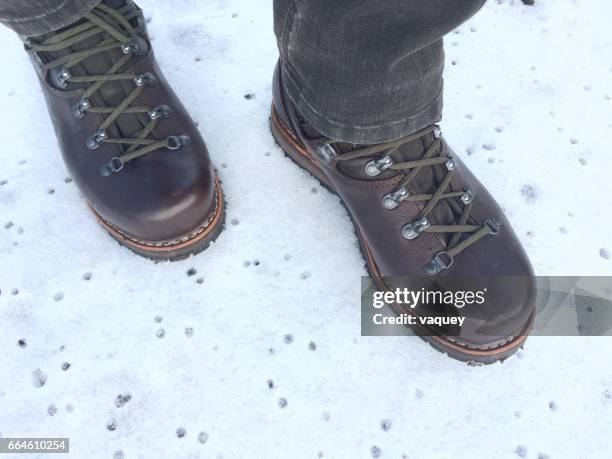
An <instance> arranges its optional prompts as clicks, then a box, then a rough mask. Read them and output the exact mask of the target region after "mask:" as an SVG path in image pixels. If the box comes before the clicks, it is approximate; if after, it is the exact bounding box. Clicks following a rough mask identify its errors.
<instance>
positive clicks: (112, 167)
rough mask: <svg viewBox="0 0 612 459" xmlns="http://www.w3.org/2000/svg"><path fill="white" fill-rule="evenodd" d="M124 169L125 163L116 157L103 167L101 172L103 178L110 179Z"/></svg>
mask: <svg viewBox="0 0 612 459" xmlns="http://www.w3.org/2000/svg"><path fill="white" fill-rule="evenodd" d="M124 167H125V163H124V162H123V161H122V160H121V158H120V157H118V156H115V157H114V158H112V159H111V160H110V161H109V162H108V163H107V164H105V165H104V166H102V169H101V170H100V175H102V176H103V177H108V176H110V175H113V174H116V173H117V172H119V171H121V170H122V169H123V168H124Z"/></svg>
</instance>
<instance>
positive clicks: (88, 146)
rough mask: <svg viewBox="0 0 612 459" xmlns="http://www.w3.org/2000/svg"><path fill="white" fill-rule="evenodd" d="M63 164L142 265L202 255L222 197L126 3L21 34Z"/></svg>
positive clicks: (216, 227) (217, 227)
mask: <svg viewBox="0 0 612 459" xmlns="http://www.w3.org/2000/svg"><path fill="white" fill-rule="evenodd" d="M25 47H26V50H27V51H28V53H29V54H30V56H31V57H32V60H33V62H34V66H35V68H36V70H37V73H38V75H39V79H40V83H41V86H42V89H43V92H44V94H45V97H46V99H47V105H48V109H49V112H50V115H51V119H52V120H53V124H54V126H55V130H56V134H57V138H58V142H59V145H60V147H61V150H62V155H63V158H64V162H65V164H66V166H67V168H68V170H69V172H70V174H71V176H72V178H73V179H74V181H75V183H76V184H77V186H78V187H79V189H80V190H81V192H82V193H83V194H84V195H85V198H86V199H87V201H88V202H89V205H90V207H91V208H92V210H93V212H94V214H95V215H96V217H97V218H98V220H99V222H100V223H101V224H102V226H103V227H104V229H106V230H107V231H108V232H109V233H110V235H111V236H112V237H114V238H115V239H116V240H117V241H119V243H120V244H122V245H125V246H126V247H128V248H130V249H131V250H133V251H134V252H136V253H138V254H140V255H143V256H145V257H148V258H152V259H162V260H173V259H180V258H184V257H186V256H189V255H190V254H194V253H197V252H199V251H201V250H203V249H205V248H206V247H207V246H208V245H209V244H210V242H211V241H213V240H214V239H215V238H216V237H217V236H218V235H219V233H220V232H221V230H222V229H223V224H224V215H225V213H224V199H223V193H222V190H221V186H220V183H219V180H218V178H217V176H216V174H215V172H214V170H213V168H212V166H211V163H210V159H209V156H208V152H207V149H206V145H205V144H204V141H203V140H202V138H201V136H200V134H199V133H198V130H197V128H196V126H195V123H194V122H193V120H192V119H191V118H190V116H189V114H188V113H187V111H186V110H185V108H184V107H183V105H182V104H181V102H180V101H179V100H178V98H177V96H176V95H175V94H174V92H173V91H172V89H171V88H170V86H169V85H168V83H167V81H166V80H165V79H164V76H163V74H162V73H161V71H160V69H159V68H158V66H157V63H156V60H155V57H154V55H153V50H152V48H151V43H150V41H149V39H148V35H147V31H146V26H145V21H144V18H143V15H142V12H141V10H140V9H138V8H137V7H136V6H135V5H134V4H133V3H132V2H131V1H121V0H115V1H111V0H107V1H105V2H103V3H101V4H99V5H98V6H97V7H95V8H94V10H92V11H91V12H90V13H89V14H87V15H86V16H85V17H84V18H83V19H82V20H80V21H78V22H77V23H75V24H73V25H71V26H69V27H66V28H65V29H62V30H60V31H58V32H54V33H51V34H48V35H45V36H42V37H34V38H28V39H27V40H26V44H25Z"/></svg>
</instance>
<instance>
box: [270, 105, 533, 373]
mask: <svg viewBox="0 0 612 459" xmlns="http://www.w3.org/2000/svg"><path fill="white" fill-rule="evenodd" d="M270 129H271V131H272V136H273V137H274V139H275V140H276V142H277V143H278V145H279V146H280V147H281V149H282V150H283V151H284V153H285V155H286V156H287V157H289V158H290V159H291V160H293V162H295V163H296V164H297V165H298V166H300V167H302V168H303V169H305V170H307V171H308V172H309V173H310V174H312V175H313V176H314V177H315V178H317V180H319V182H320V183H321V185H323V186H324V187H325V188H327V189H328V190H329V191H330V192H331V193H334V194H336V195H337V192H336V190H335V189H334V186H333V185H332V183H331V182H330V181H329V180H328V178H327V177H326V176H325V174H324V173H323V171H322V170H321V168H320V167H319V166H318V164H317V162H316V160H315V159H314V158H313V157H312V155H311V154H310V153H309V152H308V151H307V150H306V149H305V148H303V147H302V146H301V145H300V143H299V141H298V139H296V138H295V136H293V134H292V133H291V132H290V131H289V129H288V128H287V127H285V126H284V125H283V123H282V122H281V121H280V119H279V118H278V115H277V113H276V110H275V108H274V106H272V115H271V117H270ZM340 202H342V199H340ZM343 205H344V203H343ZM344 207H345V208H346V209H347V212H348V213H349V215H350V216H351V220H352V221H353V226H354V227H355V233H356V234H357V238H358V240H359V246H360V248H361V252H362V254H363V257H364V258H365V261H366V269H367V270H368V273H369V275H370V277H371V278H372V280H373V281H374V282H375V284H376V286H377V287H378V288H379V289H381V290H386V289H387V287H386V285H385V283H384V281H383V279H382V276H381V274H380V271H379V270H378V267H377V265H376V262H375V261H374V258H373V256H372V252H371V250H370V249H369V247H368V245H367V243H366V241H365V239H364V238H363V237H362V235H361V232H360V230H359V227H358V226H357V224H355V221H354V219H353V218H352V215H351V212H350V211H349V210H348V208H347V206H346V205H344ZM392 308H393V310H394V311H395V313H397V314H411V311H409V310H407V309H404V308H403V307H402V306H401V305H398V304H393V305H392ZM533 321H534V315H533V314H532V316H531V317H530V319H529V321H528V323H527V325H526V326H525V328H524V329H523V330H522V331H521V333H520V334H519V335H518V336H517V337H515V338H513V339H511V340H509V341H508V342H506V343H504V344H503V345H500V346H498V347H494V348H491V349H473V348H468V347H465V346H462V345H460V344H458V343H455V342H453V341H451V340H449V339H447V338H445V337H444V336H434V335H431V334H429V333H428V332H427V331H426V330H424V329H422V328H421V327H419V326H413V327H411V328H412V329H413V330H414V331H415V333H416V334H417V336H419V337H420V338H422V339H423V340H425V341H426V342H427V343H429V344H430V345H431V346H432V347H433V348H434V349H436V350H437V351H440V352H442V353H444V354H447V355H448V356H449V357H451V358H453V359H456V360H459V361H462V362H466V363H468V364H469V365H483V364H492V363H495V362H499V361H504V360H505V359H507V358H508V357H510V356H511V355H513V354H514V353H515V352H516V351H517V350H518V349H520V348H522V347H523V345H524V343H525V341H526V340H527V337H528V336H529V332H530V331H531V329H532V327H533Z"/></svg>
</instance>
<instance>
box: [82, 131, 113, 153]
mask: <svg viewBox="0 0 612 459" xmlns="http://www.w3.org/2000/svg"><path fill="white" fill-rule="evenodd" d="M106 139H108V132H106V131H104V130H102V129H100V130H98V131H96V132H94V134H93V135H92V136H91V137H90V138H89V139H87V148H89V149H90V150H97V149H98V148H99V147H100V144H101V143H102V142H104V141H105V140H106Z"/></svg>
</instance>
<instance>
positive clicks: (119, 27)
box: [25, 4, 191, 176]
mask: <svg viewBox="0 0 612 459" xmlns="http://www.w3.org/2000/svg"><path fill="white" fill-rule="evenodd" d="M135 18H137V20H138V24H139V25H137V26H132V24H131V22H130V21H131V20H133V19H135ZM142 24H143V22H142V16H141V14H140V12H139V11H137V10H136V11H131V12H128V13H126V14H125V15H124V14H122V13H121V12H120V11H117V10H115V9H113V8H111V7H109V6H107V5H104V4H99V5H98V6H96V8H95V9H94V10H92V11H91V12H90V13H88V14H87V15H85V17H84V19H83V21H82V22H79V23H78V24H76V25H74V26H72V27H69V28H67V29H65V30H63V31H62V32H59V33H57V34H55V35H52V36H50V37H48V38H45V39H43V40H41V41H37V40H34V39H28V40H27V41H26V45H25V46H26V50H27V51H28V53H30V54H38V53H53V52H59V51H64V50H67V49H69V48H71V47H72V46H74V45H75V44H77V43H79V42H82V41H83V40H86V39H88V38H91V37H93V36H95V35H98V34H104V35H103V37H104V38H103V39H102V41H100V42H99V43H97V44H96V45H95V46H92V47H89V48H87V49H84V50H81V51H74V52H70V53H68V54H65V55H63V56H61V57H58V58H57V59H53V60H51V61H50V62H46V63H43V64H42V65H41V67H42V69H43V70H45V71H50V74H51V77H52V78H53V79H54V81H55V83H56V84H57V85H58V86H59V87H61V88H65V87H67V86H68V84H69V83H84V84H86V85H87V84H89V86H88V87H86V89H85V90H84V92H83V94H82V97H81V100H80V102H79V103H78V104H77V105H76V106H75V107H74V108H73V115H74V116H75V118H77V119H81V118H83V117H84V116H85V115H86V113H99V114H102V115H107V116H106V117H105V119H104V121H103V123H102V124H101V125H100V127H99V128H98V130H96V131H95V132H94V133H93V134H92V135H91V137H89V138H88V139H87V148H89V149H90V150H96V149H98V148H99V147H100V145H101V144H103V143H107V144H119V145H122V146H123V147H124V151H123V154H121V155H120V156H116V157H114V158H112V159H111V160H110V161H109V162H108V164H106V165H104V166H103V167H102V169H101V171H100V172H101V174H102V175H104V176H109V175H112V174H114V173H117V172H119V171H121V170H122V169H123V168H124V166H125V165H126V164H127V163H129V162H130V161H133V160H134V159H136V158H140V157H142V156H144V155H147V154H149V153H152V152H154V151H156V150H160V149H163V148H166V149H169V150H178V149H179V148H181V147H182V146H184V145H188V144H189V143H190V142H191V140H190V138H189V137H188V136H186V135H178V136H177V135H172V136H169V137H167V138H166V139H163V140H158V139H155V138H151V137H152V133H153V131H154V129H155V128H156V127H157V125H158V123H159V122H160V120H162V119H164V118H168V117H169V116H170V115H171V109H170V107H168V106H167V105H160V106H158V107H154V108H152V107H146V106H133V105H131V104H132V102H134V101H135V100H136V99H137V98H138V97H139V96H140V95H141V94H142V92H143V91H144V90H145V88H146V87H149V86H155V85H156V84H157V78H156V77H155V75H153V74H152V73H149V72H146V73H142V74H136V73H130V72H122V69H123V68H124V67H125V66H126V65H127V63H128V61H129V60H130V59H131V58H132V57H133V56H135V55H141V54H144V53H145V52H146V51H147V50H148V46H149V45H148V42H147V41H146V40H145V39H144V38H143V37H142V35H140V32H144V25H142ZM114 49H120V50H121V51H122V54H123V55H122V56H121V57H120V58H119V59H117V60H116V61H115V62H114V63H113V65H112V66H111V67H110V68H109V69H108V71H107V72H106V73H102V74H97V75H73V73H72V71H71V69H72V68H73V67H74V66H76V65H77V64H79V63H81V62H83V61H84V60H86V59H88V58H90V57H92V56H94V55H96V54H98V53H104V52H108V51H111V50H114ZM111 81H115V82H118V81H133V82H134V85H135V88H134V89H133V90H132V91H131V92H130V93H129V94H128V95H127V96H126V97H125V99H124V100H123V101H122V102H121V103H120V104H119V105H117V106H115V107H113V106H94V105H93V104H92V102H91V98H92V96H94V94H96V93H97V92H98V91H99V90H100V88H102V86H103V85H104V84H106V83H108V82H111ZM124 114H141V115H146V116H147V117H148V118H149V121H148V122H147V123H146V125H145V126H144V127H143V129H142V130H141V131H140V132H138V133H137V134H135V135H134V137H111V136H110V134H109V132H108V129H109V127H111V125H112V124H113V123H114V122H115V121H117V119H118V118H119V117H120V116H121V115H124Z"/></svg>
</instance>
